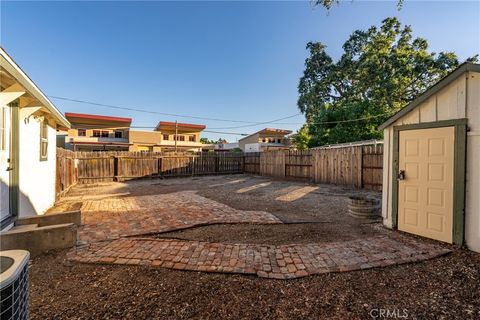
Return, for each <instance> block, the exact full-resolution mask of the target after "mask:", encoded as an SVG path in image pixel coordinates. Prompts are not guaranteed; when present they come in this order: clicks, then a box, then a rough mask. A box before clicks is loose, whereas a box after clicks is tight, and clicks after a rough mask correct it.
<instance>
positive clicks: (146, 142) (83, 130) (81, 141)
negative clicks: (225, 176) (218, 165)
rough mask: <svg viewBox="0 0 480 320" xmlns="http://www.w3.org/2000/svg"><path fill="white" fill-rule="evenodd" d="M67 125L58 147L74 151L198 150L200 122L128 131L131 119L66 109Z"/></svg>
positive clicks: (160, 125) (201, 126)
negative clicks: (72, 111) (68, 125)
mask: <svg viewBox="0 0 480 320" xmlns="http://www.w3.org/2000/svg"><path fill="white" fill-rule="evenodd" d="M65 117H66V118H67V119H68V120H69V121H70V123H71V128H70V129H69V130H68V132H67V133H66V134H63V135H59V136H60V138H59V139H58V140H57V141H58V142H57V143H58V145H59V146H60V147H65V148H66V149H70V150H74V151H151V152H172V151H201V150H202V147H203V146H204V145H203V144H202V143H201V142H200V132H201V131H202V130H203V129H205V126H204V125H198V124H188V123H175V122H165V121H161V122H159V123H158V125H157V126H156V128H155V130H154V131H140V130H132V129H131V128H130V125H131V123H132V119H131V118H123V117H111V116H102V115H94V114H81V113H71V112H66V113H65Z"/></svg>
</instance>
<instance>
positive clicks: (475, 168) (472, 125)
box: [382, 72, 480, 252]
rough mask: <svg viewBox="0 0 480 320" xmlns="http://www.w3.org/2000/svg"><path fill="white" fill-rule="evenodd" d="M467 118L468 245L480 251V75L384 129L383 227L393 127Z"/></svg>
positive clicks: (387, 218)
mask: <svg viewBox="0 0 480 320" xmlns="http://www.w3.org/2000/svg"><path fill="white" fill-rule="evenodd" d="M463 118H468V128H469V130H470V131H469V132H468V133H467V164H466V171H467V174H466V194H465V197H466V200H465V202H466V203H465V242H466V244H467V246H468V247H469V248H470V249H471V250H474V251H477V252H480V197H479V195H480V165H479V160H478V159H480V73H478V72H467V73H465V74H464V75H462V76H460V77H458V78H457V79H456V80H454V81H453V82H452V83H450V84H449V85H447V86H446V87H445V88H443V89H442V90H440V91H439V92H437V93H436V94H434V95H432V96H431V97H430V98H429V99H428V100H426V101H425V102H423V103H422V104H420V105H419V106H417V107H416V108H415V109H413V110H412V111H410V112H409V113H408V114H406V115H405V116H403V117H402V118H400V119H398V120H397V121H396V122H395V123H394V124H393V125H391V126H389V127H387V128H385V130H384V158H383V168H384V169H383V195H382V197H383V206H382V216H383V222H384V225H385V226H387V227H389V228H391V227H392V225H393V221H392V186H393V183H394V181H393V179H392V168H393V126H401V125H406V124H418V123H425V122H435V121H441V120H450V119H463Z"/></svg>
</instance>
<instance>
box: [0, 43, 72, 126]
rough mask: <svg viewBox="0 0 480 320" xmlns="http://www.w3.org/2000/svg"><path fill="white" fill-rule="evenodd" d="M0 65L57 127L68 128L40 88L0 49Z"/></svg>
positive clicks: (66, 122) (62, 117)
mask: <svg viewBox="0 0 480 320" xmlns="http://www.w3.org/2000/svg"><path fill="white" fill-rule="evenodd" d="M0 63H1V66H2V67H3V68H4V69H5V70H6V71H7V72H8V73H10V74H11V75H12V76H13V77H14V78H15V80H16V81H17V82H18V83H19V84H20V85H21V86H22V87H24V88H25V89H26V90H27V91H28V92H29V93H30V94H31V95H32V96H33V97H35V98H36V99H37V100H38V101H39V102H40V103H41V104H42V106H43V107H44V108H45V109H46V110H48V112H49V113H50V114H51V115H52V116H53V118H54V119H55V121H56V122H57V124H58V125H59V126H61V127H65V128H70V122H68V120H67V119H66V118H65V117H64V116H63V114H62V113H61V112H60V111H59V110H58V109H57V108H56V107H55V106H54V105H53V103H52V102H51V101H50V100H49V99H48V98H47V96H46V95H45V94H44V93H43V92H42V91H41V90H40V88H38V87H37V85H36V84H35V83H34V82H33V81H32V79H30V78H29V77H28V75H27V74H26V73H25V72H24V71H23V70H22V69H21V68H20V66H18V64H17V63H16V62H15V61H14V60H13V59H12V58H11V57H10V56H9V55H8V54H7V53H6V52H5V50H3V48H1V47H0Z"/></svg>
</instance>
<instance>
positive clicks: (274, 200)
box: [30, 175, 480, 319]
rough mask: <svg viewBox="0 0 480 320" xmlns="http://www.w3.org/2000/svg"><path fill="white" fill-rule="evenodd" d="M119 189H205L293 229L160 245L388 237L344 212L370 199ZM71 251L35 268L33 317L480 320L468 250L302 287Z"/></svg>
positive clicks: (245, 186)
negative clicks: (83, 257) (78, 259)
mask: <svg viewBox="0 0 480 320" xmlns="http://www.w3.org/2000/svg"><path fill="white" fill-rule="evenodd" d="M102 188H104V187H103V186H102V185H98V186H96V187H95V193H92V189H91V188H86V187H85V188H75V189H73V190H72V191H71V193H70V194H69V195H71V196H76V199H78V196H85V198H87V197H90V198H91V197H92V196H93V197H97V196H98V198H100V199H101V198H102V193H101V189H102ZM105 188H107V186H105ZM108 188H111V186H109V187H108ZM116 188H117V189H115V190H114V191H115V194H116V196H117V197H130V196H135V195H149V194H160V193H171V192H177V191H184V190H196V191H197V192H198V194H200V195H202V196H204V197H206V198H210V199H213V200H216V201H218V202H221V203H224V204H227V205H229V206H231V207H233V208H235V209H239V210H264V211H267V212H270V213H272V214H274V215H275V216H277V217H278V218H280V219H281V220H282V221H283V222H286V223H288V224H280V225H253V224H239V225H222V224H220V225H210V226H203V227H196V228H191V229H186V230H182V231H176V232H170V233H166V234H159V235H155V236H156V237H170V238H172V237H175V238H181V239H192V240H204V241H218V242H237V243H238V242H248V243H271V244H283V243H306V242H322V241H323V242H330V241H342V240H351V239H355V238H363V237H368V236H370V235H376V234H378V233H379V232H383V231H382V229H381V227H379V225H378V224H372V223H371V221H362V220H358V219H356V218H352V217H350V216H348V215H347V214H346V213H345V212H346V198H347V197H348V196H349V195H359V194H362V195H366V196H372V197H380V194H379V193H376V192H371V191H359V190H352V189H349V188H344V187H338V186H329V185H312V184H308V183H303V182H288V181H275V180H269V179H264V178H260V177H251V176H244V175H235V176H226V177H225V176H224V177H220V176H217V177H202V178H184V179H164V180H142V181H134V182H130V183H127V184H118V187H116ZM79 206H81V200H80V202H78V201H77V202H72V201H68V197H67V198H66V200H65V201H63V202H61V203H59V204H58V206H56V207H55V208H54V209H53V210H52V211H62V210H67V209H73V208H78V207H79ZM307 222H311V223H307ZM66 252H67V251H58V252H52V253H50V254H45V255H42V256H39V257H37V258H35V259H34V260H33V261H32V263H31V268H30V277H31V295H30V299H31V300H30V306H31V309H30V313H31V318H32V319H187V318H188V319H190V318H202V319H312V318H314V319H326V318H328V319H374V318H375V316H378V315H380V312H382V310H385V311H383V312H386V310H388V311H389V312H390V313H391V314H392V313H394V314H395V315H396V316H397V318H399V317H398V316H404V317H403V318H406V319H480V255H479V254H476V253H473V252H470V251H468V250H463V249H456V250H454V251H453V252H452V253H451V254H449V255H447V256H443V257H440V258H436V259H433V260H428V261H424V262H421V263H414V264H405V265H397V266H392V267H387V268H375V269H370V270H363V271H354V272H345V273H329V274H321V275H315V276H310V277H305V278H301V279H295V280H269V279H262V278H258V277H254V276H246V275H232V274H213V273H202V272H193V271H176V270H170V269H162V268H150V267H142V266H119V265H93V264H80V263H73V262H70V261H67V260H66ZM405 315H406V317H405ZM377 318H378V317H377Z"/></svg>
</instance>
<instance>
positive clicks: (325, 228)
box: [155, 223, 372, 245]
mask: <svg viewBox="0 0 480 320" xmlns="http://www.w3.org/2000/svg"><path fill="white" fill-rule="evenodd" d="M371 233H372V229H371V227H370V226H369V225H359V226H351V225H347V226H344V227H343V230H342V233H340V234H337V236H335V237H333V236H332V235H334V234H335V225H332V224H329V223H291V224H281V225H248V224H240V225H238V224H214V225H209V226H202V227H197V228H189V229H185V230H180V231H174V232H166V233H160V234H158V235H156V236H155V237H156V238H170V239H171V238H174V239H181V240H197V241H206V242H222V243H256V244H273V245H279V244H293V243H312V242H331V241H348V240H353V239H356V238H358V237H360V236H362V235H368V234H371Z"/></svg>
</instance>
